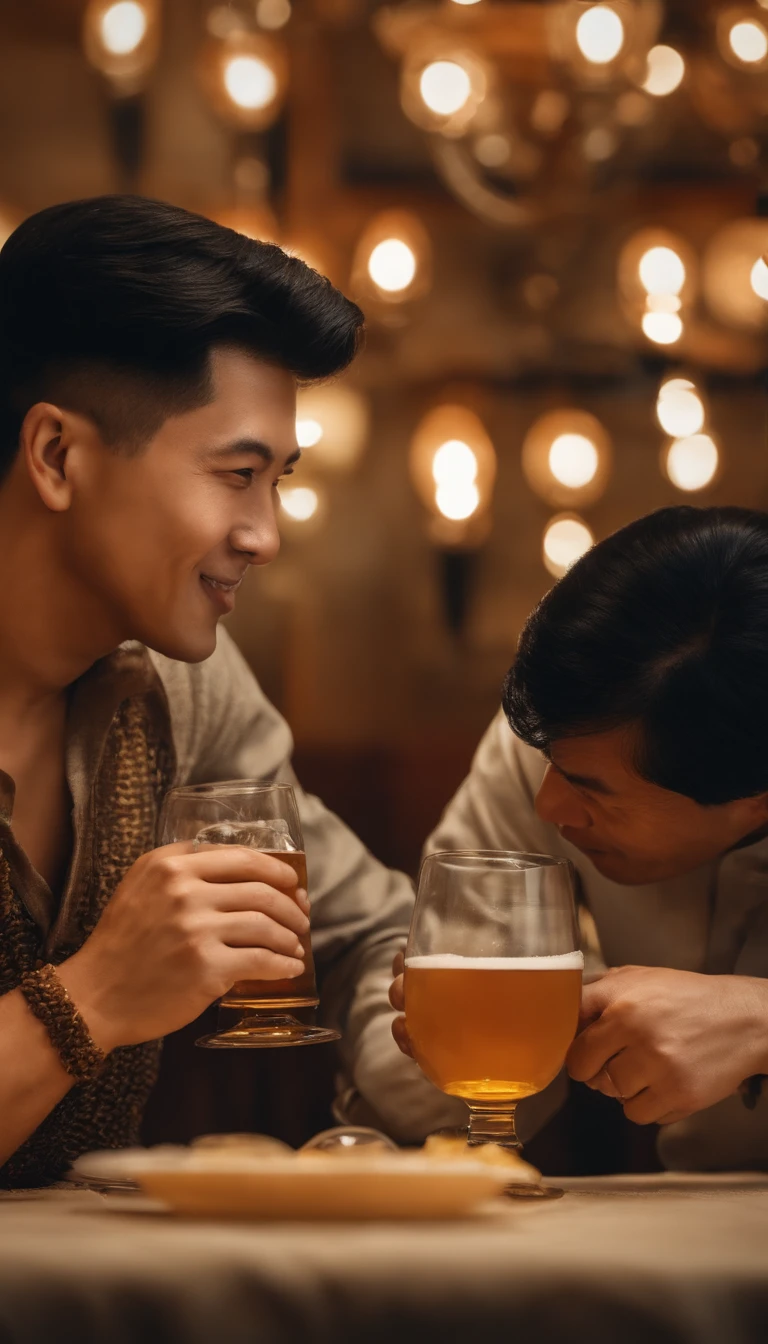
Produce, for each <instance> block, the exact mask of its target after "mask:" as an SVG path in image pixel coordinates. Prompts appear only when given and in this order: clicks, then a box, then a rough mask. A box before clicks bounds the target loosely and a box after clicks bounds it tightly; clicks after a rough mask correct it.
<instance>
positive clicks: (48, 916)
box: [0, 629, 464, 1142]
mask: <svg viewBox="0 0 768 1344" xmlns="http://www.w3.org/2000/svg"><path fill="white" fill-rule="evenodd" d="M144 693H149V695H150V702H151V703H155V704H156V719H157V723H158V732H160V733H161V734H165V735H167V733H168V719H169V718H170V732H171V737H172V742H171V744H170V745H171V746H172V748H173V753H174V754H175V761H176V766H175V780H176V782H177V783H200V782H205V781H212V780H222V779H245V778H248V779H259V780H263V781H280V782H289V783H292V784H294V786H295V787H296V789H297V799H298V805H299V811H300V814H301V822H302V827H303V831H304V839H305V845H306V851H307V867H308V876H309V895H310V900H311V904H312V943H313V948H314V954H315V961H316V965H317V972H318V982H319V988H320V997H321V1010H320V1011H321V1016H322V1018H323V1020H324V1021H326V1022H328V1023H332V1024H334V1025H337V1026H338V1027H339V1029H340V1030H341V1032H342V1037H343V1038H342V1042H341V1046H340V1051H341V1059H342V1066H343V1074H342V1076H341V1077H340V1078H339V1090H340V1096H339V1100H338V1102H337V1112H338V1115H339V1118H340V1119H347V1118H348V1119H350V1120H352V1121H357V1122H361V1123H374V1124H378V1125H381V1126H382V1127H384V1128H385V1129H387V1130H388V1131H389V1132H390V1133H391V1134H392V1135H393V1136H394V1137H396V1138H397V1139H399V1140H401V1141H411V1142H413V1141H421V1140H422V1139H423V1138H424V1137H425V1135H426V1134H428V1133H429V1132H430V1131H431V1130H433V1129H435V1128H438V1127H440V1126H441V1125H444V1124H456V1123H460V1122H461V1117H462V1114H463V1113H464V1108H463V1107H462V1106H461V1105H460V1104H457V1103H456V1102H455V1101H452V1100H450V1099H448V1098H446V1097H444V1096H443V1095H442V1093H440V1092H438V1091H437V1090H436V1089H435V1088H433V1087H432V1085H431V1084H430V1083H428V1082H427V1080H426V1079H425V1078H424V1077H423V1076H422V1074H421V1073H420V1071H419V1069H418V1068H417V1066H416V1065H415V1064H414V1063H413V1061H412V1060H409V1059H406V1058H405V1057H404V1056H403V1055H402V1054H401V1053H400V1051H399V1050H398V1049H397V1047H396V1045H395V1043H394V1041H393V1039H392V1034H391V1029H390V1028H391V1022H392V1018H393V1016H394V1014H393V1012H392V1010H391V1008H390V1007H389V1002H388V991H389V986H390V983H391V978H392V977H391V966H392V959H393V957H394V954H395V952H396V951H399V950H400V949H402V947H403V946H404V943H405V939H406V937H407V934H408V926H409V923H410V919H411V912H412V909H413V888H412V885H411V882H410V881H409V879H408V878H407V877H406V876H405V875H404V874H402V873H397V872H392V871H391V870H389V869H387V868H385V867H384V866H383V864H381V863H379V862H377V860H376V859H375V858H373V856H372V855H371V854H370V853H369V852H368V851H367V850H366V849H365V847H364V845H363V844H361V842H360V841H359V840H358V839H357V838H356V837H355V836H354V835H353V834H352V832H351V831H350V830H349V829H348V828H347V827H346V826H345V825H344V824H343V822H341V821H340V820H339V819H338V817H336V816H334V815H333V813H331V812H329V811H328V809H327V808H325V807H324V806H323V804H322V803H321V802H320V801H319V800H318V799H317V798H314V797H311V796H310V795H308V794H305V793H304V792H303V791H302V790H301V789H300V788H299V786H298V784H297V781H296V779H295V776H294V774H293V771H292V769H291V764H290V757H291V750H292V745H293V744H292V739H291V734H290V731H289V729H288V726H287V724H286V723H285V721H284V720H283V719H282V718H281V716H280V714H278V712H277V710H276V709H275V708H274V706H273V705H271V704H270V703H269V701H268V700H267V699H266V697H265V696H264V694H263V692H262V691H261V689H260V687H259V685H258V683H257V682H256V680H255V678H254V676H253V674H252V672H251V671H250V669H249V668H248V666H247V664H246V663H245V661H244V659H243V658H242V656H241V654H240V653H239V651H238V650H237V648H236V647H235V645H234V644H233V642H232V640H231V638H230V637H229V636H228V635H227V633H226V632H225V631H223V630H221V629H220V630H219V636H218V647H217V649H216V652H215V653H214V654H213V656H212V657H211V658H209V659H207V660H206V661H205V662H203V663H198V664H187V663H179V662H174V661H172V660H170V659H168V658H164V657H162V656H161V655H159V654H156V653H154V652H149V653H148V651H147V650H145V649H144V648H143V647H142V646H141V645H139V644H126V645H123V646H122V647H121V648H120V649H118V650H116V651H115V653H114V654H113V655H111V656H110V657H109V658H105V659H103V660H101V661H100V662H99V663H97V664H95V666H94V668H92V669H91V670H90V671H89V672H88V673H86V675H85V676H84V677H82V678H81V679H80V680H79V681H78V682H77V683H76V684H75V687H74V688H73V693H72V698H71V704H70V713H69V719H68V739H67V753H66V754H67V777H68V782H69V787H70V791H71V794H72V799H73V814H72V815H73V827H74V852H73V856H72V862H71V866H70V872H69V875H68V878H67V881H66V884H65V887H64V891H63V893H62V897H61V900H60V901H59V902H56V901H55V900H54V898H53V895H52V893H51V891H50V890H49V888H48V886H47V885H46V883H45V882H44V881H43V879H42V878H41V877H40V876H39V874H37V873H36V872H35V870H34V869H33V868H32V866H31V864H30V863H29V861H28V859H27V858H26V856H25V855H24V853H23V851H22V850H21V849H20V848H19V847H18V846H17V845H16V844H15V843H14V842H13V836H12V832H13V801H14V786H13V781H12V780H11V779H10V778H9V776H8V775H7V774H5V773H3V772H2V771H1V770H0V832H4V833H5V834H6V835H9V843H8V844H7V846H6V847H7V850H8V859H9V862H10V864H11V872H12V879H13V885H14V887H15V889H16V891H17V892H18V894H19V896H20V897H21V899H22V900H23V902H24V905H25V906H26V908H27V910H28V912H29V914H30V915H31V917H32V919H33V920H34V922H35V924H36V926H37V929H38V937H39V949H40V956H41V958H47V957H49V956H52V957H54V958H55V959H59V958H60V957H61V956H63V955H68V954H69V953H68V949H69V948H71V947H73V946H77V945H79V944H78V942H77V941H76V937H75V930H74V924H75V914H74V911H75V904H76V898H77V891H78V889H79V887H80V886H81V884H82V882H83V881H84V880H85V878H87V877H88V874H89V870H90V867H91V866H92V863H93V859H92V856H93V855H94V854H97V853H98V842H99V837H98V836H94V834H93V809H92V805H91V804H92V798H93V794H94V789H95V788H96V787H98V778H99V773H100V764H101V761H102V757H103V753H104V747H105V742H106V740H107V735H108V733H109V731H110V725H111V724H112V722H113V719H114V716H115V713H116V711H117V709H118V707H119V706H120V704H121V703H122V702H124V701H125V700H126V699H127V698H128V697H130V696H135V695H137V694H144ZM9 833H10V834H9ZM57 954H58V956H57Z"/></svg>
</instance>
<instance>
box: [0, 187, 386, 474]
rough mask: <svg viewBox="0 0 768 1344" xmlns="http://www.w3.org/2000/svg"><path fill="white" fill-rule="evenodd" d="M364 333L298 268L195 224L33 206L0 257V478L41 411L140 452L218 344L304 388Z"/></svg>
mask: <svg viewBox="0 0 768 1344" xmlns="http://www.w3.org/2000/svg"><path fill="white" fill-rule="evenodd" d="M362 331H363V315H362V313H361V311H360V309H359V308H358V307H357V306H356V305H355V304H354V303H352V302H351V301H350V300H349V299H347V298H345V297H344V295H343V294H341V293H340V292H339V290H338V289H335V288H334V286H333V285H332V284H331V282H330V281H329V280H327V279H326V278H325V277H324V276H321V275H318V274H317V272H316V271H313V270H312V269H311V268H310V267H309V266H307V265H306V264H305V262H303V261H301V260H299V258H298V257H293V256H289V255H288V253H286V252H284V251H283V250H282V249H281V248H279V247H276V246H275V245H274V244H272V243H264V242H255V241H253V240H252V239H250V238H245V237H244V236H243V235H242V234H239V233H235V232H234V230H232V229H227V228H223V227H222V226H221V225H219V224H215V223H214V222H213V221H212V220H210V219H206V218H204V217H203V216H202V215H196V214H191V213H190V212H189V211H187V210H181V209H179V208H178V207H176V206H172V205H167V204H165V203H163V202H161V201H153V200H148V199H146V198H144V197H140V196H99V197H94V198H92V199H89V200H82V201H68V202H66V203H65V204H63V205H55V206H51V207H50V208H49V209H47V210H41V211H40V212H39V213H38V214H35V215H32V216H30V217H29V218H28V219H27V220H25V221H24V223H23V224H21V225H20V226H19V228H17V229H16V231H15V232H14V233H13V234H11V236H10V238H9V239H8V241H7V242H6V244H5V246H4V247H3V248H2V250H1V251H0V481H2V479H3V477H4V476H5V475H6V474H7V473H8V471H9V469H10V467H11V465H12V463H13V461H14V459H15V457H16V454H17V452H18V446H19V434H20V430H21V426H22V423H23V420H24V416H25V415H26V413H27V411H28V410H29V408H30V407H31V406H33V405H35V403H36V402H39V401H50V402H53V403H55V404H59V405H61V406H62V407H63V408H64V409H67V410H72V411H77V412H80V413H81V414H85V415H88V416H89V417H90V418H91V419H92V420H93V421H94V422H95V424H96V425H97V427H98V429H99V431H100V433H101V435H102V437H103V439H104V441H105V443H107V444H108V445H109V446H112V447H116V448H121V449H124V450H127V451H131V450H133V451H135V450H138V449H140V448H141V447H142V446H143V445H144V444H145V443H146V442H147V441H148V440H149V439H150V438H151V437H152V436H153V435H154V434H155V433H157V431H158V430H159V429H160V427H161V425H162V424H163V422H164V421H165V420H166V419H167V418H168V417H169V416H170V415H178V414H182V413H183V412H184V411H188V410H193V409H195V408H196V407H198V406H203V405H205V404H206V403H207V402H208V401H209V400H210V399H211V397H212V395H213V388H212V382H211V371H210V352H211V349H212V348H213V347H215V346H236V347H238V348H241V349H243V350H245V351H247V352H249V353H251V354H253V355H255V356H257V357H258V358H261V359H264V360H266V361H268V362H269V363H273V364H275V365H278V366H280V367H282V368H285V369H287V370H288V371H289V372H291V373H292V374H294V376H295V377H296V379H297V381H298V382H299V383H312V382H318V381H322V380H323V379H326V378H330V377H332V376H333V375H334V374H337V373H340V372H341V371H342V370H343V369H344V368H346V367H347V365H348V364H349V363H350V362H351V361H352V359H353V358H354V356H355V354H356V353H357V351H358V349H359V347H360V344H361V340H362Z"/></svg>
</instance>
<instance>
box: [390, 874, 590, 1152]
mask: <svg viewBox="0 0 768 1344" xmlns="http://www.w3.org/2000/svg"><path fill="white" fill-rule="evenodd" d="M578 949H579V940H578V932H577V923H576V911H575V906H574V900H573V889H572V881H571V870H570V865H569V864H568V862H567V861H566V860H564V859H556V858H551V857H549V856H548V855H545V854H512V853H507V852H504V851H494V850H466V851H463V852H457V853H443V854H431V855H430V856H429V858H427V859H425V860H424V863H423V864H422V868H421V873H420V875H419V888H418V894H417V897H416V905H415V909H414V913H413V919H412V922H411V929H410V934H409V937H408V945H407V948H406V954H405V1016H406V1022H407V1026H408V1034H409V1036H410V1038H411V1042H412V1045H413V1053H414V1055H415V1057H416V1060H417V1061H418V1063H419V1065H420V1066H421V1068H422V1070H423V1072H424V1073H425V1074H426V1075H427V1077H428V1078H429V1079H431V1081H432V1082H433V1083H435V1085H436V1086H437V1087H439V1088H441V1090H442V1091H443V1092H447V1093H448V1095H449V1096H452V1097H461V1099H462V1100H463V1101H465V1102H466V1104H467V1106H468V1107H469V1129H468V1132H467V1139H468V1142H469V1143H470V1144H481V1143H498V1144H501V1145H502V1146H503V1147H507V1148H514V1149H518V1150H519V1149H520V1141H519V1139H518V1137H517V1134H516V1132H515V1110H516V1107H517V1104H518V1102H519V1101H520V1100H521V1099H522V1098H523V1097H529V1096H531V1095H532V1094H533V1093H534V1092H541V1091H542V1089H543V1088H545V1087H547V1085H548V1084H549V1083H551V1082H552V1081H553V1079H554V1078H555V1077H556V1076H557V1074H558V1073H559V1071H560V1069H561V1068H562V1066H563V1063H564V1061H565V1056H566V1053H567V1050H568V1046H569V1045H570V1043H571V1041H572V1040H573V1037H574V1035H575V1033H576V1028H577V1025H578V1016H579V1002H580V998H581V978H582V970H583V966H584V959H583V957H582V954H581V952H580V951H579V950H578Z"/></svg>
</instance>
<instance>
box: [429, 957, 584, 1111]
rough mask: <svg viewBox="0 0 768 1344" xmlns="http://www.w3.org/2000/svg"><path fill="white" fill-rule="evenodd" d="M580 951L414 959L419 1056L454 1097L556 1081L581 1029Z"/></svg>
mask: <svg viewBox="0 0 768 1344" xmlns="http://www.w3.org/2000/svg"><path fill="white" fill-rule="evenodd" d="M583 964H584V963H583V958H582V955H581V953H580V952H571V953H566V954H564V955H562V956H551V957H498V958H491V957H460V956H440V955H433V956H425V957H409V958H408V959H407V960H406V966H405V1014H406V1022H407V1026H408V1033H409V1035H410V1038H411V1042H412V1044H413V1052H414V1055H415V1056H416V1059H417V1061H418V1063H419V1065H420V1067H421V1068H422V1070H423V1071H424V1073H425V1074H426V1075H427V1077H428V1078H429V1079H431V1081H432V1082H433V1083H434V1084H435V1085H436V1086H437V1087H439V1088H440V1089H441V1090H442V1091H443V1092H447V1093H448V1094H449V1095H450V1096H454V1097H462V1098H463V1099H464V1100H465V1101H474V1102H492V1101H499V1102H514V1101H519V1100H520V1098H521V1097H529V1096H531V1095H532V1094H533V1093H534V1092H541V1091H542V1089H543V1088H545V1087H546V1086H547V1085H548V1084H549V1083H551V1082H552V1080H553V1079H554V1078H556V1076H557V1074H558V1073H559V1071H560V1069H561V1068H562V1065H563V1062H564V1060H565V1056H566V1053H567V1051H568V1047H569V1045H570V1043H571V1041H572V1040H573V1037H574V1035H575V1033H576V1027H577V1025H578V1018H579V1003H580V1000H581V977H582V969H583Z"/></svg>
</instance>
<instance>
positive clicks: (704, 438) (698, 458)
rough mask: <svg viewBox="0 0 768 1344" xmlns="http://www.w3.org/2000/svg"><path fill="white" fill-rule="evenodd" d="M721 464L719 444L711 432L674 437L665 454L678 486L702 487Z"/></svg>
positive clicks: (692, 488) (667, 467) (691, 489)
mask: <svg viewBox="0 0 768 1344" xmlns="http://www.w3.org/2000/svg"><path fill="white" fill-rule="evenodd" d="M719 465H720V454H719V452H718V449H717V444H716V443H715V441H714V439H713V438H712V437H711V435H709V434H691V435H689V436H688V437H687V438H684V439H675V441H674V442H673V443H671V444H670V445H669V447H668V448H667V449H666V450H665V454H664V467H665V470H666V473H667V476H668V477H669V479H670V481H671V482H672V484H673V485H675V486H677V488H678V490H686V491H695V490H703V489H704V487H705V486H707V485H710V484H711V483H712V481H713V480H714V478H715V476H716V474H717V470H718V467H719Z"/></svg>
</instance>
